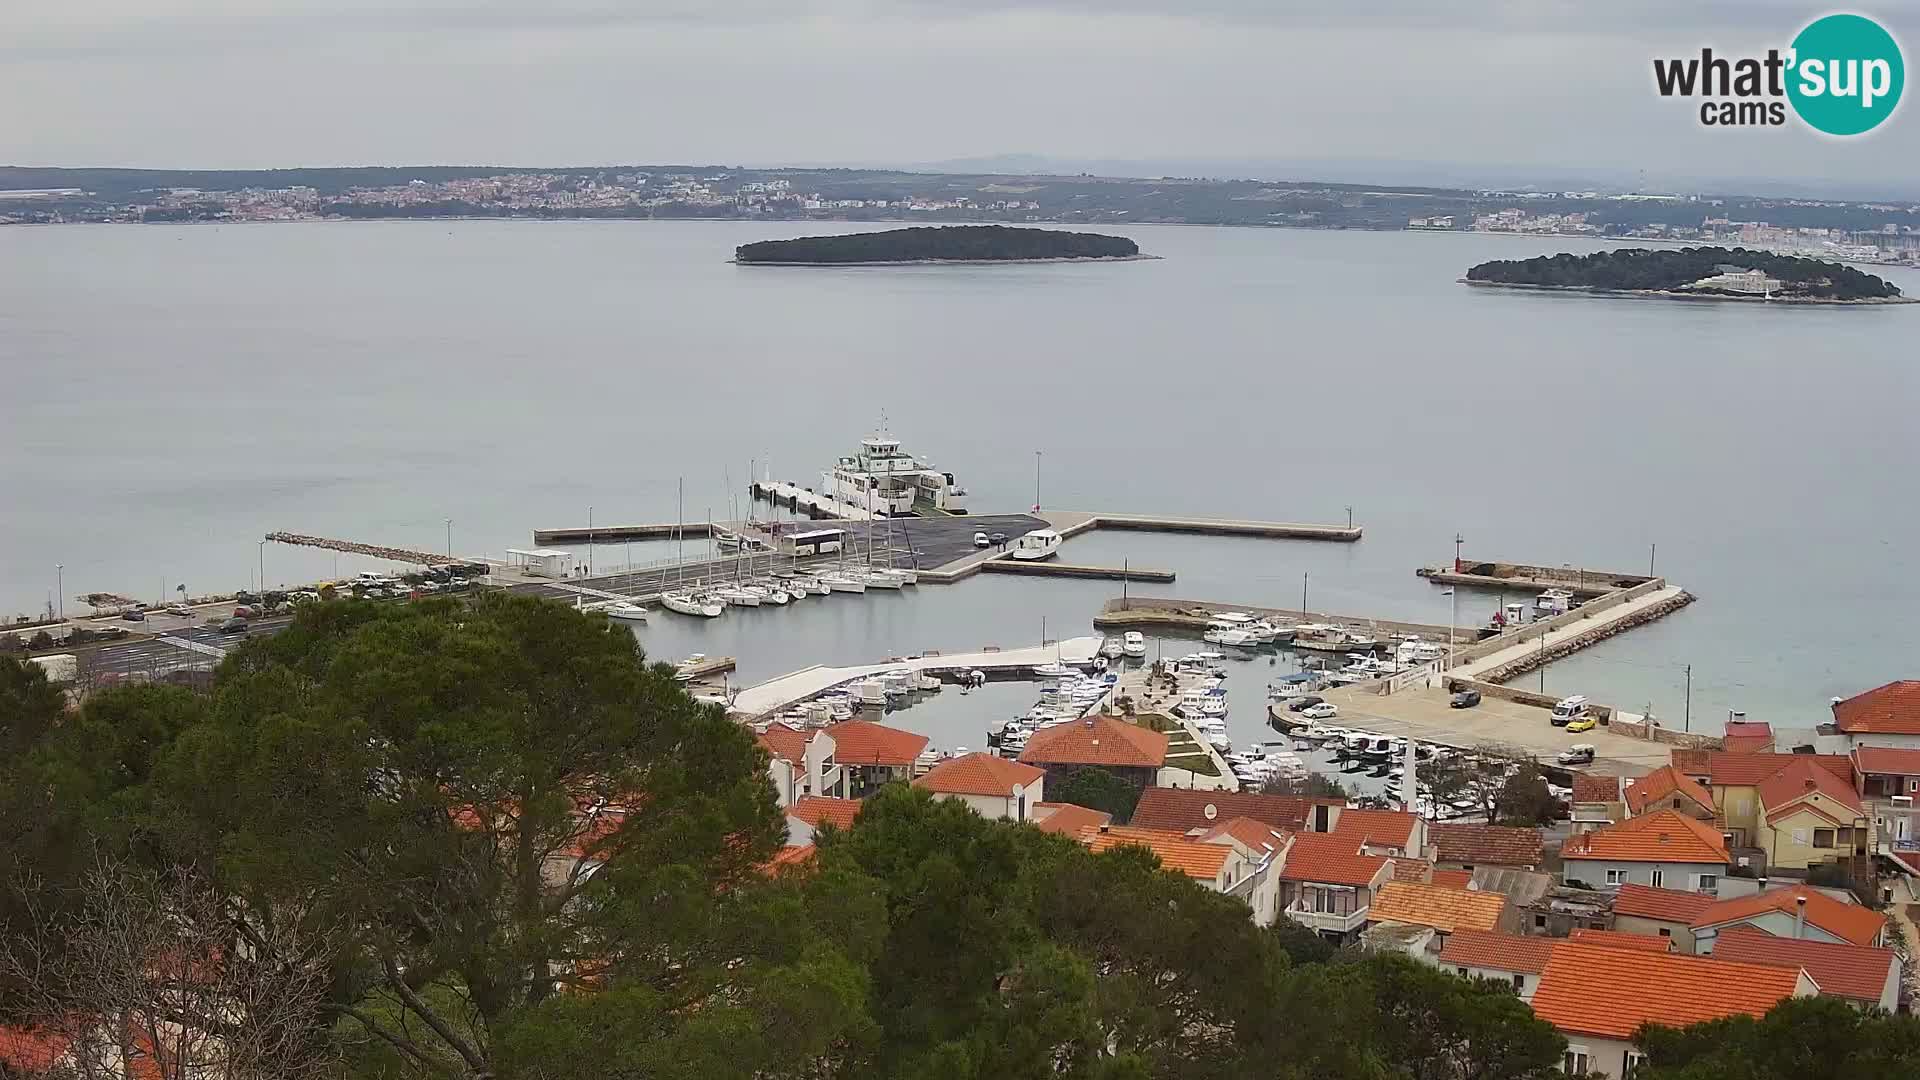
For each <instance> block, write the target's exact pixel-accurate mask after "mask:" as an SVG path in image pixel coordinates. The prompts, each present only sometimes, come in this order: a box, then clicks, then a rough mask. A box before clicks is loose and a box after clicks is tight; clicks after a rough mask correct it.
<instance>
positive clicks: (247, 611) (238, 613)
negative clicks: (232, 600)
mask: <svg viewBox="0 0 1920 1080" xmlns="http://www.w3.org/2000/svg"><path fill="white" fill-rule="evenodd" d="M233 617H234V618H236V619H251V618H253V609H252V608H250V607H246V606H244V605H243V606H241V607H237V608H234V609H233Z"/></svg>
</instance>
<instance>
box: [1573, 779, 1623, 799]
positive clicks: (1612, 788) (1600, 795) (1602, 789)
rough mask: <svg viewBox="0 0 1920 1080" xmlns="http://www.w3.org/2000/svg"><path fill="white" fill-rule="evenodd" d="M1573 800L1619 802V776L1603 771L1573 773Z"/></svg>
mask: <svg viewBox="0 0 1920 1080" xmlns="http://www.w3.org/2000/svg"><path fill="white" fill-rule="evenodd" d="M1573 801H1574V802H1577V803H1583V802H1587V803H1592V802H1619V801H1620V778H1619V777H1617V776H1609V775H1607V774H1605V773H1574V774H1573Z"/></svg>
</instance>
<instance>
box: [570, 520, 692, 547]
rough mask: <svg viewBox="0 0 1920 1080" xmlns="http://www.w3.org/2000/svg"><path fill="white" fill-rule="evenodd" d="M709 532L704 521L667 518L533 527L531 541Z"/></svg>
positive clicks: (594, 540)
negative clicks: (590, 525) (653, 522)
mask: <svg viewBox="0 0 1920 1080" xmlns="http://www.w3.org/2000/svg"><path fill="white" fill-rule="evenodd" d="M710 531H711V529H710V528H709V526H708V525H707V523H706V522H704V521H689V522H686V523H685V524H679V523H676V522H672V521H668V522H663V523H661V524H658V525H598V526H595V527H593V528H578V529H574V528H567V529H535V530H533V542H534V543H535V544H538V545H541V546H545V545H547V544H604V543H608V542H617V541H620V540H671V539H673V538H674V537H677V536H687V537H695V536H697V537H700V538H702V539H705V538H706V536H707V534H708V533H709V532H710Z"/></svg>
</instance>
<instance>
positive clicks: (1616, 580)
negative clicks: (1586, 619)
mask: <svg viewBox="0 0 1920 1080" xmlns="http://www.w3.org/2000/svg"><path fill="white" fill-rule="evenodd" d="M1414 573H1416V574H1418V575H1419V576H1421V577H1423V578H1426V579H1427V580H1428V581H1431V582H1433V583H1435V584H1436V585H1456V586H1463V587H1465V588H1469V589H1492V590H1496V591H1501V592H1514V593H1520V592H1530V593H1539V592H1544V591H1546V590H1548V589H1569V590H1572V592H1573V595H1575V596H1578V597H1587V598H1591V597H1596V596H1605V595H1606V594H1608V593H1610V592H1614V591H1616V590H1618V589H1631V588H1633V587H1634V586H1636V585H1642V584H1645V583H1646V582H1648V581H1651V580H1653V576H1652V575H1651V574H1627V573H1618V572H1615V571H1609V570H1598V569H1594V568H1593V567H1578V566H1536V565H1533V564H1530V563H1510V562H1483V561H1480V560H1476V559H1461V560H1459V561H1457V562H1456V563H1453V564H1451V565H1444V564H1443V565H1440V566H1423V567H1420V568H1419V569H1418V570H1415V571H1414Z"/></svg>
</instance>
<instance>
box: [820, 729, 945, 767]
mask: <svg viewBox="0 0 1920 1080" xmlns="http://www.w3.org/2000/svg"><path fill="white" fill-rule="evenodd" d="M826 732H827V734H828V735H831V736H832V737H833V760H834V761H835V762H836V763H838V764H841V765H892V766H902V765H911V764H913V762H914V759H916V758H918V757H919V756H920V751H922V750H925V749H926V748H927V737H926V736H925V735H915V734H914V733H913V732H911V731H901V730H900V729H899V728H890V727H886V726H885V725H882V724H875V723H873V722H871V721H867V720H845V721H842V722H840V723H838V724H834V725H833V726H831V727H829V728H827V729H826Z"/></svg>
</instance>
